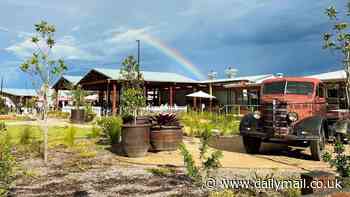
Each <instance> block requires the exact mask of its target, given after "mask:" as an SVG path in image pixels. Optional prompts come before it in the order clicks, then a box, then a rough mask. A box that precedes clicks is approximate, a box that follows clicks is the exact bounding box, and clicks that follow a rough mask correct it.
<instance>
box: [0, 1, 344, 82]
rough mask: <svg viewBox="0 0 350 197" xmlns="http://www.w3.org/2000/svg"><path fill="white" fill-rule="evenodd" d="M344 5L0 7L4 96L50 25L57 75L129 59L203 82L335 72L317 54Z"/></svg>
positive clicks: (330, 58) (327, 55)
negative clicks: (234, 75) (231, 75)
mask: <svg viewBox="0 0 350 197" xmlns="http://www.w3.org/2000/svg"><path fill="white" fill-rule="evenodd" d="M345 4H346V1H345V0H332V1H331V0H321V1H320V0H308V1H305V0H283V1H281V0H263V1H262V0H249V1H247V0H215V1H212V0H176V1H175V0H173V1H164V0H149V1H137V0H128V1H121V0H103V1H102V0H60V1H57V0H25V1H24V0H22V1H20V0H1V1H0V77H1V76H2V77H3V78H4V81H5V87H8V88H30V87H31V82H30V78H29V77H28V76H27V75H26V74H25V73H22V72H21V71H20V69H19V65H20V64H21V63H22V62H23V61H24V60H25V59H27V58H28V57H29V56H30V54H31V53H32V52H33V46H32V44H31V43H30V42H29V39H30V37H31V36H32V35H33V33H34V24H36V23H38V22H40V21H41V20H45V21H47V22H49V23H51V24H54V25H55V26H56V30H57V32H56V33H55V39H56V43H57V45H56V47H55V48H54V50H53V58H63V59H64V60H65V61H66V63H67V64H68V66H69V69H68V71H67V72H66V74H70V75H83V74H84V73H86V72H87V71H88V70H89V69H91V68H95V67H104V68H119V66H120V64H121V62H122V60H123V58H125V57H127V56H129V55H134V56H137V43H136V40H140V43H141V59H140V61H141V68H142V70H147V71H164V72H165V71H167V72H176V73H179V74H183V75H186V76H188V77H191V78H193V79H206V78H207V74H208V73H209V72H210V71H211V70H213V71H215V72H217V73H218V78H222V77H225V74H224V73H225V69H227V68H228V67H229V66H231V67H233V68H235V69H237V70H238V75H239V76H245V75H256V74H269V73H272V74H274V73H284V74H285V75H294V76H296V75H308V74H315V73H320V72H328V71H333V70H337V69H341V68H342V65H341V61H340V60H341V59H340V57H339V56H338V55H337V54H336V53H334V52H331V51H328V50H324V49H322V34H323V33H324V32H327V31H329V30H330V29H331V25H332V24H331V22H330V21H329V20H328V18H327V17H326V16H325V14H324V11H325V9H326V8H327V7H329V6H330V5H336V6H337V7H338V9H339V10H341V9H345V7H344V5H345Z"/></svg>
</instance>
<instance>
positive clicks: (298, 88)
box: [263, 81, 314, 95]
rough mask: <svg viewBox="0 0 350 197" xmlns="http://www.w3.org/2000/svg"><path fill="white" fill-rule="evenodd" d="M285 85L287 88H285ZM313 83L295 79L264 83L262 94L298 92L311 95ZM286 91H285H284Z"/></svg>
mask: <svg viewBox="0 0 350 197" xmlns="http://www.w3.org/2000/svg"><path fill="white" fill-rule="evenodd" d="M286 85H287V88H286ZM313 89H314V85H313V83H310V82H296V81H288V82H286V81H278V82H272V83H267V84H264V88H263V94H284V93H286V94H300V95H312V93H313ZM285 91H286V92H285Z"/></svg>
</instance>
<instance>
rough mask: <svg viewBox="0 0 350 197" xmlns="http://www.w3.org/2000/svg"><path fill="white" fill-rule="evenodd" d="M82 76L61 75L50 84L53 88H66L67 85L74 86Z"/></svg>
mask: <svg viewBox="0 0 350 197" xmlns="http://www.w3.org/2000/svg"><path fill="white" fill-rule="evenodd" d="M82 78H83V77H82V76H73V75H63V76H62V77H61V78H59V79H58V80H57V81H56V83H55V84H54V85H53V86H52V88H53V89H60V90H67V89H69V86H75V85H77V84H78V82H79V81H80V80H81V79H82Z"/></svg>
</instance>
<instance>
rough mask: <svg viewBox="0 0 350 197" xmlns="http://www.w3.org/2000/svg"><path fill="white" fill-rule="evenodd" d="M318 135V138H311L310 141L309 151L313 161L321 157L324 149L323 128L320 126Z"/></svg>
mask: <svg viewBox="0 0 350 197" xmlns="http://www.w3.org/2000/svg"><path fill="white" fill-rule="evenodd" d="M319 135H320V137H319V139H318V140H312V141H311V142H310V151H311V157H312V159H313V160H315V161H320V160H321V159H322V155H323V153H324V150H325V146H326V145H325V144H326V141H325V133H324V128H323V127H321V131H320V134H319Z"/></svg>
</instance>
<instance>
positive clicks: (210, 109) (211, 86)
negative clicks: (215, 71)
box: [209, 83, 213, 112]
mask: <svg viewBox="0 0 350 197" xmlns="http://www.w3.org/2000/svg"><path fill="white" fill-rule="evenodd" d="M209 94H210V96H213V85H212V84H211V83H210V84H209ZM212 106H213V99H212V98H210V101H209V111H210V112H211V111H212Z"/></svg>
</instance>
